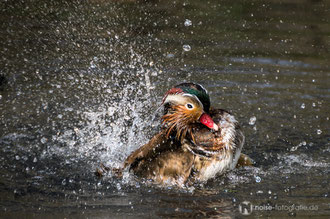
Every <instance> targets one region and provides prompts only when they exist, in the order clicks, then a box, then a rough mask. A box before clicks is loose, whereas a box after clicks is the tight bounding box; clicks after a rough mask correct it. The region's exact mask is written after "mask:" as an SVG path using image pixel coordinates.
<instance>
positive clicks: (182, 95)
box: [98, 83, 252, 186]
mask: <svg viewBox="0 0 330 219" xmlns="http://www.w3.org/2000/svg"><path fill="white" fill-rule="evenodd" d="M162 105H163V107H164V114H163V116H162V118H161V120H162V129H161V131H160V132H159V133H158V134H156V135H155V136H154V137H153V138H152V139H151V140H150V141H149V142H148V143H147V144H145V145H143V146H142V147H140V148H138V149H137V150H135V151H134V152H133V153H131V154H130V155H129V156H128V157H127V158H126V160H125V162H124V164H123V168H122V169H120V171H118V170H116V172H117V173H118V172H121V171H122V170H124V169H125V168H127V167H128V168H129V170H130V171H132V172H133V173H134V174H135V175H136V176H138V177H142V178H145V179H147V180H152V181H153V182H155V183H157V184H170V185H179V186H183V185H185V184H186V183H195V182H206V181H207V180H208V179H211V178H214V177H215V176H216V175H221V174H223V173H224V172H225V171H227V170H231V169H233V168H235V167H236V166H237V165H238V164H239V165H251V164H252V161H251V160H250V158H248V157H247V156H246V155H243V154H241V150H242V147H243V144H244V135H243V133H242V131H241V130H240V127H239V124H238V122H237V121H236V119H235V118H234V116H233V115H231V114H230V113H229V112H228V111H226V110H222V109H213V108H211V107H210V105H211V104H210V97H209V95H208V92H207V91H206V89H205V88H204V87H203V86H201V85H199V84H196V83H181V84H178V85H176V86H174V87H173V88H171V89H170V90H169V91H167V92H166V93H165V95H164V98H163V100H162ZM104 169H105V168H103V170H104ZM107 170H109V169H107ZM101 172H102V171H100V170H99V171H98V173H99V174H100V175H102V174H101Z"/></svg>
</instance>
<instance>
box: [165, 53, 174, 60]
mask: <svg viewBox="0 0 330 219" xmlns="http://www.w3.org/2000/svg"><path fill="white" fill-rule="evenodd" d="M166 58H168V59H170V58H174V54H172V53H169V54H167V55H166Z"/></svg>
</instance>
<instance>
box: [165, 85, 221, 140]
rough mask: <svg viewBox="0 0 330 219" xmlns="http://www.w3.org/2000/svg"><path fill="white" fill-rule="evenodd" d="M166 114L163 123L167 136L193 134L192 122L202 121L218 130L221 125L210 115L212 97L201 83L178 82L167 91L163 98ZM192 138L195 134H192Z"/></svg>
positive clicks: (179, 136) (183, 136) (181, 137)
mask: <svg viewBox="0 0 330 219" xmlns="http://www.w3.org/2000/svg"><path fill="white" fill-rule="evenodd" d="M162 104H163V105H164V115H163V117H162V124H163V125H164V127H165V128H166V130H167V137H168V136H169V135H170V134H171V133H176V134H175V135H176V138H177V139H179V140H181V141H182V140H183V139H184V138H185V136H186V135H187V134H190V135H191V129H192V124H194V123H202V124H203V125H205V126H207V127H208V128H210V129H213V130H215V131H217V130H218V129H219V127H218V126H217V125H216V124H215V123H214V122H213V120H212V118H211V117H210V116H209V114H208V113H209V109H210V97H209V95H208V93H207V91H206V90H205V89H204V88H203V87H202V86H201V85H199V84H195V83H182V84H178V85H176V86H175V87H173V88H172V89H170V90H169V91H167V92H166V93H165V96H164V98H163V103H162ZM191 137H192V139H193V136H192V135H191Z"/></svg>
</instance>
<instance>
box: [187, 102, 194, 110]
mask: <svg viewBox="0 0 330 219" xmlns="http://www.w3.org/2000/svg"><path fill="white" fill-rule="evenodd" d="M186 107H187V108H188V109H193V108H194V106H193V105H192V104H190V103H187V105H186Z"/></svg>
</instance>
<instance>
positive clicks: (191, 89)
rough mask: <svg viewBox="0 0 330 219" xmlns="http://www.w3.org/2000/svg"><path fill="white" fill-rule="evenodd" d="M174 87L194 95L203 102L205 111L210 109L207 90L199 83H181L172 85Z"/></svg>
mask: <svg viewBox="0 0 330 219" xmlns="http://www.w3.org/2000/svg"><path fill="white" fill-rule="evenodd" d="M174 89H178V90H182V92H184V93H188V94H192V95H195V96H196V97H197V98H198V99H199V100H200V101H201V102H202V104H203V107H204V111H205V112H206V113H208V112H209V110H210V105H211V102H210V96H209V95H208V93H207V90H206V89H205V88H204V87H203V86H202V85H200V84H196V83H181V84H178V85H176V86H175V87H174Z"/></svg>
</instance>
